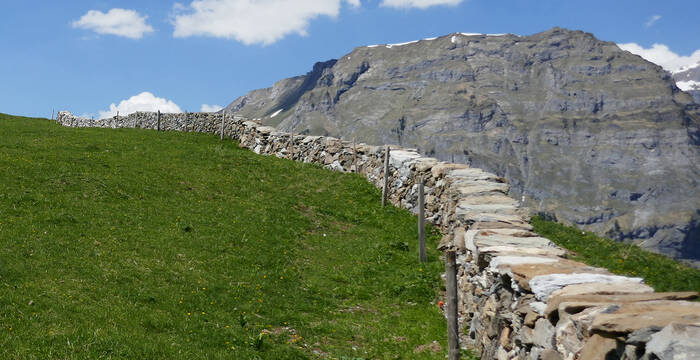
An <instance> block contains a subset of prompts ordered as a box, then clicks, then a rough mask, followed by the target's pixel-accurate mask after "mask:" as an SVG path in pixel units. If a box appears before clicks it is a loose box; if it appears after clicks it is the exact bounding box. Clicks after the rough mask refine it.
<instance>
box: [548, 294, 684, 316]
mask: <svg viewBox="0 0 700 360" xmlns="http://www.w3.org/2000/svg"><path fill="white" fill-rule="evenodd" d="M697 298H698V293H697V292H694V291H689V292H665V293H641V294H616V295H599V294H598V295H565V296H561V295H560V296H553V295H552V296H550V297H549V299H548V300H547V310H546V311H545V315H546V316H548V317H549V316H550V315H551V314H552V313H553V312H558V313H559V314H562V313H574V312H578V311H581V310H582V309H585V308H589V307H593V306H599V305H604V304H625V303H634V302H643V301H655V300H693V299H697ZM560 316H561V315H560Z"/></svg>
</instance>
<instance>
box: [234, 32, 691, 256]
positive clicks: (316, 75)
mask: <svg viewBox="0 0 700 360" xmlns="http://www.w3.org/2000/svg"><path fill="white" fill-rule="evenodd" d="M227 110H228V111H232V112H235V113H237V114H239V115H242V116H245V117H249V118H260V119H262V121H263V123H265V124H268V125H273V126H277V127H279V128H281V129H283V130H285V131H294V132H298V133H305V134H323V135H332V136H338V137H341V138H344V139H348V140H352V139H357V141H361V142H367V143H370V144H400V145H402V146H408V147H415V148H418V149H419V151H420V152H422V153H424V154H427V155H430V156H434V157H437V158H439V159H442V160H451V161H455V162H463V163H468V164H471V165H473V166H475V167H480V168H483V169H486V170H488V171H491V172H496V173H498V174H500V175H502V176H504V177H506V178H507V179H508V180H509V181H510V183H511V185H512V190H511V191H512V194H511V195H512V196H514V197H516V198H517V199H521V198H522V199H523V201H524V204H525V205H526V206H528V208H529V209H531V210H532V212H533V213H537V212H539V213H545V214H548V215H550V216H553V217H556V218H557V219H559V220H560V221H564V222H568V223H573V224H576V225H578V226H580V227H582V228H583V229H586V230H591V231H595V232H597V233H600V234H604V235H607V236H609V237H612V238H614V239H617V240H620V241H632V242H635V243H638V244H640V245H642V246H643V247H646V248H648V249H652V250H655V251H658V252H662V253H665V254H667V255H669V256H672V257H675V258H679V259H689V260H700V210H699V209H700V195H699V192H698V181H699V180H700V169H699V165H700V106H699V105H698V104H696V103H695V102H694V101H693V99H692V97H691V96H690V95H689V94H687V93H686V92H683V91H681V90H680V89H679V88H678V87H677V86H676V84H675V83H674V80H673V79H672V78H671V75H670V74H669V73H668V72H666V71H664V70H663V69H662V68H661V67H659V66H657V65H655V64H652V63H650V62H648V61H646V60H644V59H642V58H641V57H639V56H637V55H633V54H631V53H629V52H626V51H623V50H621V49H619V48H618V47H617V45H615V44H614V43H612V42H605V41H601V40H598V39H596V38H595V37H594V36H593V35H591V34H588V33H584V32H581V31H569V30H566V29H560V28H554V29H551V30H549V31H546V32H542V33H538V34H534V35H531V36H516V35H510V34H508V35H482V34H463V33H455V34H450V35H446V36H442V37H439V38H434V39H425V40H420V41H415V42H411V43H405V44H393V45H374V46H364V47H358V48H356V49H354V50H353V51H352V52H351V53H349V54H347V55H345V56H343V57H342V58H340V59H338V60H330V61H326V62H320V63H317V64H315V65H314V67H313V69H312V70H311V71H310V72H309V73H308V74H306V75H304V76H298V77H294V78H289V79H285V80H281V81H279V82H277V83H276V84H274V85H273V86H272V87H270V88H267V89H261V90H255V91H252V92H250V93H248V94H247V95H245V96H242V97H240V98H238V99H237V100H235V101H234V102H233V103H231V104H230V105H229V106H228V107H227ZM696 264H700V262H697V263H696Z"/></svg>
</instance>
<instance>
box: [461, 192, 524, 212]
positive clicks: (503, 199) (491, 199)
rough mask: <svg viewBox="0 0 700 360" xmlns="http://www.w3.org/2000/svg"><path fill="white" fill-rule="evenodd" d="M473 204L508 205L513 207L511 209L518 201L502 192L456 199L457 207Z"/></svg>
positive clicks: (514, 207)
mask: <svg viewBox="0 0 700 360" xmlns="http://www.w3.org/2000/svg"><path fill="white" fill-rule="evenodd" d="M475 205H509V206H511V207H513V209H517V207H518V202H517V201H515V200H514V199H513V198H511V197H508V196H505V195H503V194H497V195H484V196H470V197H466V198H462V199H459V201H457V208H465V209H468V208H470V207H473V206H475Z"/></svg>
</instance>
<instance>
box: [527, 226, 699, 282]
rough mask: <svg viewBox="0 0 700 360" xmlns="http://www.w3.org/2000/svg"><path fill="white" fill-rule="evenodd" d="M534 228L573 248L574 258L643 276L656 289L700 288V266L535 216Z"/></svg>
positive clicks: (612, 269) (616, 270)
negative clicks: (691, 265)
mask: <svg viewBox="0 0 700 360" xmlns="http://www.w3.org/2000/svg"><path fill="white" fill-rule="evenodd" d="M532 225H533V226H534V227H535V231H536V232H537V233H539V234H542V235H543V236H545V237H547V238H550V239H552V241H554V242H555V243H557V244H558V245H559V246H562V247H565V248H567V249H569V250H571V251H573V252H574V253H575V254H576V255H575V256H574V259H575V260H579V261H582V262H584V263H586V264H589V265H593V266H598V267H604V268H607V269H608V270H610V271H612V272H613V273H616V274H621V275H629V276H638V277H643V278H644V279H645V280H646V282H647V284H649V285H650V286H652V287H653V288H654V289H655V290H656V291H700V270H696V269H693V268H691V267H689V266H686V265H683V264H681V263H679V262H677V261H674V260H672V259H669V258H668V257H666V256H663V255H659V254H654V253H651V252H648V251H645V250H642V249H641V248H640V247H638V246H636V245H631V244H623V243H618V242H615V241H613V240H610V239H605V238H601V237H599V236H596V235H595V234H593V233H590V232H588V233H585V232H582V231H581V230H580V229H577V228H575V227H571V226H565V225H562V224H558V223H555V222H552V221H546V220H544V219H542V218H541V217H534V218H533V220H532Z"/></svg>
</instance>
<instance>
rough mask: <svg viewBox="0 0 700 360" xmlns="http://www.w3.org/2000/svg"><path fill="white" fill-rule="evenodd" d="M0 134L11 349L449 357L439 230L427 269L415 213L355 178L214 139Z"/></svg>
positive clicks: (40, 353)
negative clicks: (390, 203)
mask: <svg viewBox="0 0 700 360" xmlns="http://www.w3.org/2000/svg"><path fill="white" fill-rule="evenodd" d="M0 134H2V139H3V141H2V142H0V214H2V217H0V243H2V246H0V278H1V279H2V281H1V282H0V288H1V289H2V291H0V308H1V309H2V311H0V331H2V336H0V355H1V356H0V357H1V358H3V359H65V358H104V359H110V358H115V359H116V358H119V359H124V358H129V359H154V358H159V359H231V358H234V359H309V358H317V357H330V358H358V357H364V358H373V359H376V358H397V357H399V356H403V355H405V354H411V356H412V358H418V359H444V358H445V352H444V351H443V350H442V349H444V348H445V342H446V329H445V322H444V318H443V316H442V313H441V312H440V310H439V308H438V307H437V306H436V304H435V302H436V300H437V298H438V291H439V289H440V287H441V281H440V273H441V272H442V271H443V269H444V266H443V264H442V262H441V261H439V260H438V258H437V256H438V253H437V251H436V250H434V249H435V246H436V243H437V237H438V235H437V234H436V233H433V234H432V235H431V236H430V237H429V242H430V243H429V246H428V248H429V257H430V262H429V263H427V264H424V265H423V266H418V263H417V255H416V254H417V249H416V246H415V245H414V243H415V241H414V239H415V238H416V226H415V217H414V216H411V214H410V213H409V212H408V211H404V210H399V209H396V208H394V207H386V208H382V207H381V206H380V201H379V198H380V196H379V192H378V190H377V189H376V188H375V187H374V186H373V185H371V184H369V183H368V182H367V181H366V180H365V179H363V178H361V177H360V176H357V175H349V174H340V173H337V172H331V171H327V170H324V169H322V168H321V167H319V166H313V165H309V164H301V163H295V162H291V161H286V160H279V159H277V158H275V157H264V156H260V155H256V154H254V153H253V152H251V151H248V150H245V149H242V148H239V147H238V145H237V143H235V142H232V141H225V142H220V141H219V140H218V137H215V136H211V135H204V134H192V133H180V132H160V133H158V132H155V131H150V130H140V129H120V130H115V129H72V128H64V127H61V126H59V125H57V124H55V123H52V122H49V121H46V120H41V119H29V118H21V117H13V116H7V115H2V114H0ZM434 341H437V343H435V344H433V342H434ZM437 344H441V345H438V346H436V345H437ZM421 350H423V351H421Z"/></svg>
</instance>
